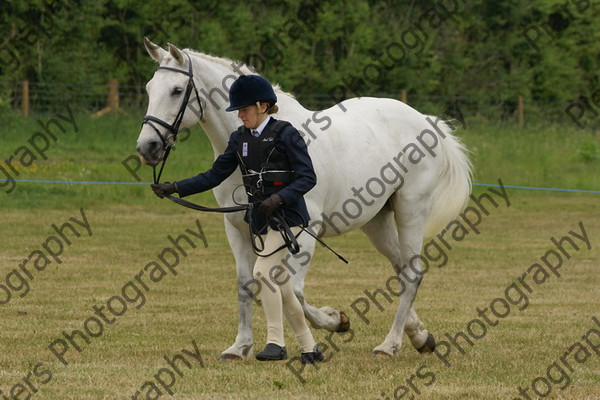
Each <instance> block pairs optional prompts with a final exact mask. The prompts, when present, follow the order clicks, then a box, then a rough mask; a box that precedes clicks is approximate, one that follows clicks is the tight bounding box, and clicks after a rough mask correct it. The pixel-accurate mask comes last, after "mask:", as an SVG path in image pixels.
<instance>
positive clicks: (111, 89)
mask: <svg viewBox="0 0 600 400" xmlns="http://www.w3.org/2000/svg"><path fill="white" fill-rule="evenodd" d="M115 111H119V80H118V79H116V78H109V79H108V95H107V96H106V107H104V108H103V109H102V110H100V111H97V112H96V113H95V114H94V117H100V116H102V115H104V114H108V113H110V112H115Z"/></svg>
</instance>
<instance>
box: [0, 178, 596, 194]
mask: <svg viewBox="0 0 600 400" xmlns="http://www.w3.org/2000/svg"><path fill="white" fill-rule="evenodd" d="M6 181H8V179H0V182H6ZM14 181H15V182H23V183H70V184H72V185H150V184H151V183H152V182H109V181H52V180H38V179H15V180H14ZM472 185H473V186H493V187H502V186H503V187H505V188H510V189H525V190H546V191H551V192H575V193H596V194H600V190H580V189H562V188H546V187H535V186H515V185H502V186H500V185H498V184H496V183H472Z"/></svg>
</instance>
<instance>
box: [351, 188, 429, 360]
mask: <svg viewBox="0 0 600 400" xmlns="http://www.w3.org/2000/svg"><path fill="white" fill-rule="evenodd" d="M394 196H396V195H394ZM390 201H391V200H390ZM361 230H362V231H363V232H364V233H365V234H366V235H367V237H368V238H369V240H371V243H373V246H375V248H376V249H377V251H379V252H380V253H381V254H383V255H384V256H385V257H386V258H387V259H388V260H390V262H391V264H392V267H393V268H394V271H395V272H396V273H398V274H399V276H400V279H405V278H404V277H403V276H402V274H400V267H399V266H400V265H403V264H402V258H401V254H400V247H399V244H398V243H399V240H398V232H397V231H396V222H395V221H394V212H393V210H392V207H391V205H390V204H386V206H385V207H384V208H383V209H382V210H381V211H380V212H379V213H378V214H377V215H376V216H375V217H374V218H373V219H372V220H371V221H369V222H368V223H367V224H366V225H364V226H363V227H362V228H361ZM405 285H406V283H405ZM404 332H405V333H406V334H407V336H408V338H409V339H410V342H411V344H412V346H413V347H414V348H415V349H417V350H419V351H428V350H429V351H431V350H432V349H429V347H431V346H433V344H432V340H433V337H432V336H431V335H430V334H429V332H427V331H426V330H424V329H423V323H422V322H421V321H420V320H419V318H418V317H417V313H416V311H415V309H414V305H413V304H412V302H411V307H410V312H409V314H408V319H407V320H406V323H405V324H404ZM430 337H431V339H429V341H428V338H430ZM401 343H402V338H401V335H400V339H399V340H398V339H395V343H394V345H393V346H392V347H394V348H395V347H397V348H398V349H399V348H400V345H401ZM386 354H387V352H386Z"/></svg>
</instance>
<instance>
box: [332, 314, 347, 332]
mask: <svg viewBox="0 0 600 400" xmlns="http://www.w3.org/2000/svg"><path fill="white" fill-rule="evenodd" d="M349 329H350V318H348V316H347V315H346V313H345V312H343V311H340V324H339V325H338V327H337V329H336V330H335V331H336V332H347V331H348V330H349Z"/></svg>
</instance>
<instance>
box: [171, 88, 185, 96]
mask: <svg viewBox="0 0 600 400" xmlns="http://www.w3.org/2000/svg"><path fill="white" fill-rule="evenodd" d="M181 93H183V89H181V88H178V87H176V88H173V90H171V96H179V95H180V94H181Z"/></svg>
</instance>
